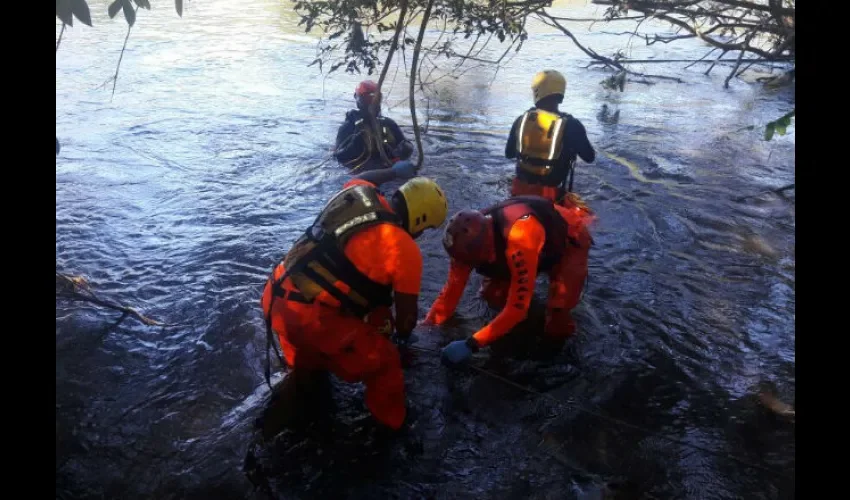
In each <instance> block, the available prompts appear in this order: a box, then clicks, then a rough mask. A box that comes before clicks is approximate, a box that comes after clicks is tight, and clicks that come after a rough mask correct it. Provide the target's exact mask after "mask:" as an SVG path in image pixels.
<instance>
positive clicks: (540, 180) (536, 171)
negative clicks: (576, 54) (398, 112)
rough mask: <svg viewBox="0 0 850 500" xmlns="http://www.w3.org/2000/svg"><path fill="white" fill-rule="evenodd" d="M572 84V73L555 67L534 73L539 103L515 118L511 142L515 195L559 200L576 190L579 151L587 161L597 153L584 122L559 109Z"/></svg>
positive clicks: (508, 152) (508, 148)
mask: <svg viewBox="0 0 850 500" xmlns="http://www.w3.org/2000/svg"><path fill="white" fill-rule="evenodd" d="M566 88H567V80H566V78H564V75H562V74H561V73H559V72H557V71H555V70H544V71H541V72H539V73H537V74H536V75H534V79H533V80H532V82H531V90H532V94H533V96H534V107H532V108H531V109H529V110H528V111H526V112H525V113H523V114H522V115H521V116H520V117H519V118H517V119H516V120H515V121H514V124H513V126H512V127H511V131H510V134H509V135H508V143H507V145H506V146H505V156H506V157H508V158H511V159H516V176H515V178H514V180H513V184H512V185H511V196H522V195H537V196H542V197H544V198H547V199H550V200H552V201H554V202H557V201H558V200H561V199H563V197H564V195H565V194H566V193H567V192H570V191H572V175H573V167H574V164H575V161H576V157H581V159H582V160H584V161H585V162H587V163H592V162H593V161H594V160H595V159H596V152H595V151H594V150H593V146H591V144H590V140H589V139H588V138H587V131H586V130H585V129H584V125H582V123H581V122H580V121H579V120H578V119H577V118H575V117H573V116H572V115H569V114H567V113H563V112H561V111H560V110H559V109H558V105H559V104H561V103H562V102H563V101H564V92H565V91H566ZM568 178H569V186H567V179H568Z"/></svg>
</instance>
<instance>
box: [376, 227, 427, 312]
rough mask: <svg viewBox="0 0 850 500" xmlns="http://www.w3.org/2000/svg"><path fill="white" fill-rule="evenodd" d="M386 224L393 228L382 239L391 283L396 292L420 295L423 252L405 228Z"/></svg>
mask: <svg viewBox="0 0 850 500" xmlns="http://www.w3.org/2000/svg"><path fill="white" fill-rule="evenodd" d="M385 226H386V227H388V228H392V229H391V232H390V231H388V232H385V233H384V234H383V239H382V241H381V245H382V246H383V248H382V250H383V252H384V258H385V260H384V262H385V266H386V267H385V269H386V272H387V274H388V275H389V277H390V284H391V285H392V287H393V290H394V291H396V292H401V293H406V294H409V295H419V288H420V287H421V285H422V252H420V251H419V246H418V245H417V244H416V242H415V241H413V237H411V236H410V235H409V234H407V232H406V231H405V230H404V229H401V228H399V227H396V226H390V225H388V224H387V225H385Z"/></svg>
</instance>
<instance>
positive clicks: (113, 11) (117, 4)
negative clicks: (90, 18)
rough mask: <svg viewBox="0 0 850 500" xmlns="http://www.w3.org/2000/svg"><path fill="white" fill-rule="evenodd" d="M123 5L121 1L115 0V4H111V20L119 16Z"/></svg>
mask: <svg viewBox="0 0 850 500" xmlns="http://www.w3.org/2000/svg"><path fill="white" fill-rule="evenodd" d="M121 3H122V2H121V0H115V1H114V2H112V3H111V4H109V18H110V19H112V18H114V17H115V16H116V15H117V14H118V11H119V10H121Z"/></svg>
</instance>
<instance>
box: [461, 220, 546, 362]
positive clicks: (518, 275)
mask: <svg viewBox="0 0 850 500" xmlns="http://www.w3.org/2000/svg"><path fill="white" fill-rule="evenodd" d="M545 241H546V232H545V230H544V229H543V226H542V225H541V224H540V223H539V222H538V221H537V220H536V219H534V218H531V217H529V218H527V219H520V220H518V221H517V222H515V223H514V225H513V227H512V228H511V231H510V233H509V234H508V241H507V248H506V250H505V257H506V258H507V261H508V268H509V269H510V271H511V287H510V290H509V291H508V301H507V305H506V306H505V308H504V309H502V312H500V313H499V314H498V315H497V316H496V317H495V318H494V319H493V321H492V322H490V324H489V325H487V326H485V327H484V328H482V329H481V330H478V331H477V332H476V333H475V335H473V336H472V337H473V338H474V339H475V340H476V341H477V342H478V345H480V346H481V347H484V346H486V345H487V344H490V343H492V342H493V341H495V340H496V339H498V338H499V337H501V336H503V335H504V334H506V333H508V332H509V331H510V330H511V329H512V328H513V327H515V326H516V325H517V324H518V323H519V322H520V321H522V320H524V319H525V317H526V315H528V306H529V304H531V296H532V295H534V282H535V280H536V279H537V260H538V258H539V257H540V251H541V250H542V249H543V243H544V242H545Z"/></svg>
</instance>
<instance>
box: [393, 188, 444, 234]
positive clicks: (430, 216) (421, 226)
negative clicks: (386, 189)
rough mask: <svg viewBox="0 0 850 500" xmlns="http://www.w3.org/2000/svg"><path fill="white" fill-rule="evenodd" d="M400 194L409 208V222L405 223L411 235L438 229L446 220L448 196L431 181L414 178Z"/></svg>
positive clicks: (400, 189)
mask: <svg viewBox="0 0 850 500" xmlns="http://www.w3.org/2000/svg"><path fill="white" fill-rule="evenodd" d="M398 194H399V195H400V196H401V197H402V198H403V199H404V204H405V206H406V207H407V220H406V221H404V222H405V225H406V226H407V231H408V232H409V233H410V234H417V233H420V232H422V231H424V230H426V229H428V228H434V229H436V228H438V227H440V225H441V224H442V223H443V221H445V220H446V214H448V212H449V204H448V202H447V201H446V195H445V194H443V190H442V189H440V186H438V185H437V183H436V182H434V181H432V180H431V179H428V178H427V177H414V178H413V179H410V180H409V181H407V182H405V183H404V184H402V186H401V187H400V188H398Z"/></svg>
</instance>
